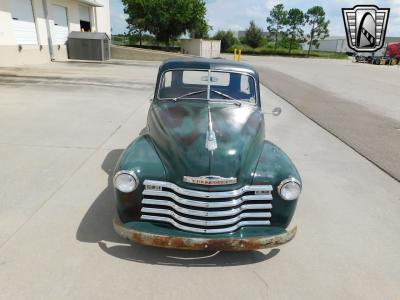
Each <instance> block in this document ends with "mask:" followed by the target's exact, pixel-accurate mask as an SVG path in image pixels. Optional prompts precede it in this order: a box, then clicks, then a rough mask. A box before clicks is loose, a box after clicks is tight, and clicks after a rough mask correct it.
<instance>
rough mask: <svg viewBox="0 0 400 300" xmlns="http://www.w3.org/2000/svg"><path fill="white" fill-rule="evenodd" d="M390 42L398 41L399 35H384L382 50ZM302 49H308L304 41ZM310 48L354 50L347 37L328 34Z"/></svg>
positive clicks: (332, 50) (341, 50)
mask: <svg viewBox="0 0 400 300" xmlns="http://www.w3.org/2000/svg"><path fill="white" fill-rule="evenodd" d="M391 42H400V37H386V38H385V43H384V45H383V48H382V49H383V50H381V51H384V49H385V48H386V46H387V43H391ZM302 46H303V50H308V44H307V43H304V44H302ZM311 50H316V51H329V52H342V53H345V52H354V51H353V50H351V49H350V48H349V46H348V45H347V39H346V37H344V36H330V37H327V38H326V39H324V40H320V41H319V46H318V47H315V46H311Z"/></svg>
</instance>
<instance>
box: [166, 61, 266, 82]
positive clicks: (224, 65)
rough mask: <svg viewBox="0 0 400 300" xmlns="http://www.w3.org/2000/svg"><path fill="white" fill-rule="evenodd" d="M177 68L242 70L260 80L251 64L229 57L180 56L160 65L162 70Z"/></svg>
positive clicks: (241, 71)
mask: <svg viewBox="0 0 400 300" xmlns="http://www.w3.org/2000/svg"><path fill="white" fill-rule="evenodd" d="M175 69H196V70H219V71H221V70H222V71H231V72H240V73H246V74H249V75H252V76H253V77H255V78H256V79H257V80H258V73H257V71H256V69H255V68H254V67H252V66H251V65H249V64H245V63H240V62H234V61H229V60H227V59H207V58H180V59H168V60H165V61H164V62H163V63H162V64H161V66H160V72H164V71H167V70H175Z"/></svg>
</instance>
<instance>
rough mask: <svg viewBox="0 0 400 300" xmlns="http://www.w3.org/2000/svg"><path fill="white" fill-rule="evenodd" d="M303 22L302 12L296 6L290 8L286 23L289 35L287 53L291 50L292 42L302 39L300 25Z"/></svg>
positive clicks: (302, 33) (302, 34)
mask: <svg viewBox="0 0 400 300" xmlns="http://www.w3.org/2000/svg"><path fill="white" fill-rule="evenodd" d="M304 24H305V16H304V13H303V12H302V11H301V10H300V9H298V8H291V9H290V10H289V12H288V15H287V20H286V25H287V26H288V34H289V35H290V44H289V54H290V52H291V51H292V46H293V42H294V41H296V40H302V39H304V31H303V29H302V26H304Z"/></svg>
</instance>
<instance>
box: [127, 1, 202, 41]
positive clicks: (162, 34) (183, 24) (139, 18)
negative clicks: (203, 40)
mask: <svg viewBox="0 0 400 300" xmlns="http://www.w3.org/2000/svg"><path fill="white" fill-rule="evenodd" d="M122 3H123V4H124V6H125V13H126V14H128V18H127V22H128V24H129V26H130V27H132V28H136V29H140V30H142V32H149V33H152V34H154V35H155V36H156V38H157V40H158V41H162V42H164V43H165V45H166V46H167V47H169V44H170V41H171V40H173V39H176V38H178V37H179V36H180V35H181V34H183V33H185V32H187V31H189V32H191V31H193V30H196V29H197V30H198V29H199V27H200V26H203V25H204V23H207V21H206V20H205V16H206V12H207V10H206V3H205V1H204V0H122Z"/></svg>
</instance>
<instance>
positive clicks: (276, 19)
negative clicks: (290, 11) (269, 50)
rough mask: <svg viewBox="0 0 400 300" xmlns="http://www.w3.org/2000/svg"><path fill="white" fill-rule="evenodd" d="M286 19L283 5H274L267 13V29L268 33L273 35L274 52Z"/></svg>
mask: <svg viewBox="0 0 400 300" xmlns="http://www.w3.org/2000/svg"><path fill="white" fill-rule="evenodd" d="M286 18H287V11H285V7H284V6H283V4H277V5H275V6H274V7H273V8H272V10H271V12H270V13H269V17H268V18H267V24H268V25H267V29H268V31H269V32H270V33H272V34H274V35H275V45H274V50H276V48H277V45H278V35H279V34H280V33H282V30H283V28H284V26H285V23H286Z"/></svg>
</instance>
